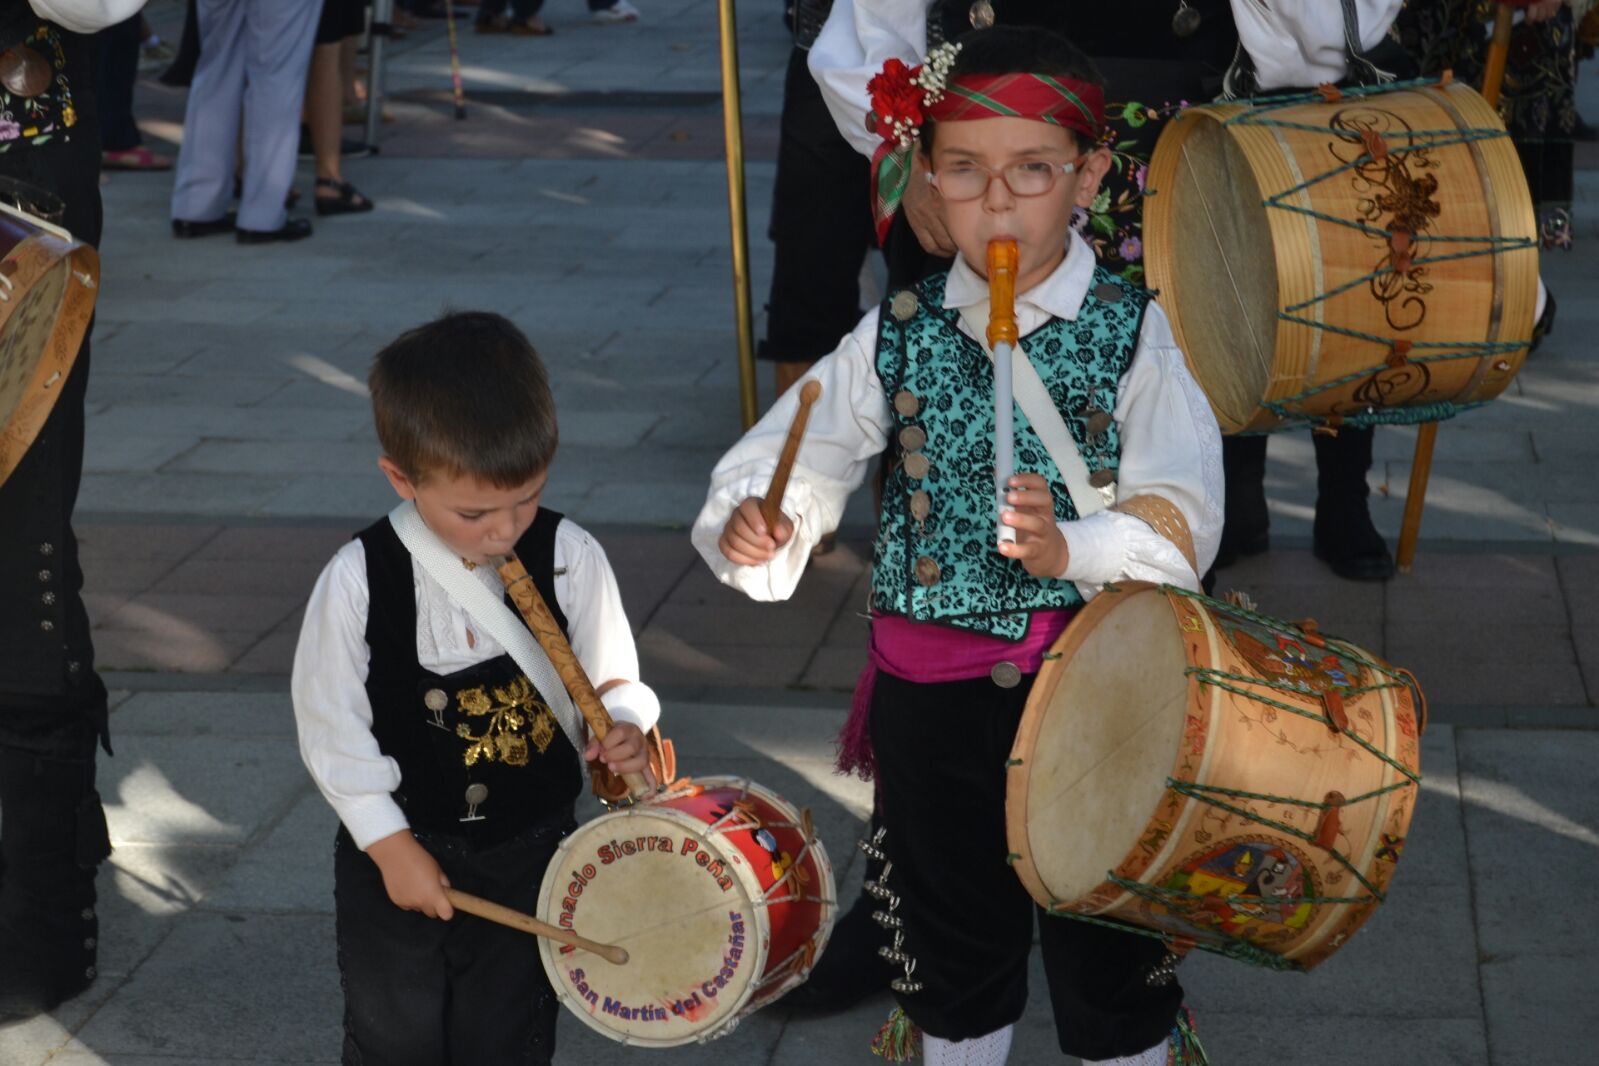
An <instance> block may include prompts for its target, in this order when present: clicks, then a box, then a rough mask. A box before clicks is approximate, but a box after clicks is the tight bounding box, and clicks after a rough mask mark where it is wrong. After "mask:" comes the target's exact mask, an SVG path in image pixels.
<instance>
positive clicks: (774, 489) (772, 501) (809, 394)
mask: <svg viewBox="0 0 1599 1066" xmlns="http://www.w3.org/2000/svg"><path fill="white" fill-rule="evenodd" d="M821 395H822V383H821V382H819V381H817V380H816V379H814V378H812V379H811V380H810V381H807V382H806V383H805V384H804V386H802V387H801V388H800V394H799V410H798V411H795V412H794V421H792V422H790V423H789V425H788V439H787V440H785V441H784V442H783V453H782V454H781V455H779V456H778V458H777V469H776V470H775V471H773V472H772V483H771V484H770V485H768V486H767V488H766V498H765V499H763V500H762V501H761V518H762V519H764V520H765V522H766V531H767V532H768V533H771V532H773V531H774V530H776V529H777V520H778V519H779V518H781V517H782V516H783V492H784V490H785V489H787V488H788V475H789V471H791V470H793V469H794V460H795V459H796V458H798V457H799V446H800V438H802V437H804V436H805V423H806V422H807V421H809V419H810V417H811V405H812V404H814V403H815V402H816V401H817V400H818V399H820V398H821Z"/></svg>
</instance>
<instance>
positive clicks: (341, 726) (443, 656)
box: [289, 519, 661, 850]
mask: <svg viewBox="0 0 1599 1066" xmlns="http://www.w3.org/2000/svg"><path fill="white" fill-rule="evenodd" d="M411 574H412V579H413V585H414V588H415V592H416V654H417V661H418V663H419V664H420V665H421V666H422V667H423V668H424V669H426V670H431V671H433V672H434V673H439V674H448V673H453V672H455V671H457V670H464V669H466V668H467V667H469V666H474V665H476V664H478V663H482V662H487V661H488V660H490V659H493V658H495V657H496V656H499V655H502V654H504V652H505V649H504V648H502V647H501V646H500V645H499V644H498V643H497V642H496V641H495V640H494V638H493V637H491V636H489V635H488V634H487V633H485V632H484V631H483V630H482V629H481V628H479V627H478V626H476V625H474V624H473V623H472V620H471V617H470V616H469V615H468V614H467V613H466V612H465V611H464V610H462V608H461V607H460V606H459V605H458V604H456V602H455V601H454V600H452V599H450V597H449V595H448V594H447V593H445V591H444V589H443V588H442V587H441V586H440V585H439V584H438V582H436V581H434V580H433V578H432V577H431V576H429V574H428V573H427V571H426V570H424V569H423V568H422V567H421V566H420V565H419V564H418V563H417V562H416V560H415V559H413V560H412V561H411ZM473 574H474V575H476V576H477V578H478V579H479V580H481V581H482V582H483V584H484V585H485V586H487V587H488V588H489V589H490V590H491V591H492V592H494V593H495V594H496V595H497V596H498V595H503V594H504V591H505V586H504V585H503V584H501V582H500V578H499V575H498V574H496V573H495V572H494V569H493V568H492V567H487V566H480V567H478V568H477V569H476V570H474V571H473ZM555 600H556V603H558V604H559V605H560V608H561V611H562V612H563V613H564V614H565V615H566V620H567V632H568V637H569V640H570V643H571V645H572V651H573V652H574V653H575V654H576V655H577V658H578V661H579V662H581V663H582V664H583V668H584V670H585V671H587V673H588V675H589V677H590V678H592V679H593V681H594V686H595V688H600V687H602V686H603V685H604V684H605V683H606V682H609V681H621V682H622V684H620V685H616V686H615V687H613V688H612V689H610V690H609V691H607V692H605V693H604V694H603V695H602V696H601V697H600V701H601V702H602V703H604V704H605V707H606V710H608V711H609V712H610V713H611V717H612V718H614V719H615V720H616V721H618V722H632V723H633V724H635V725H637V726H638V727H639V728H640V729H644V730H648V729H649V728H650V727H651V726H653V725H654V724H655V721H656V719H657V718H659V717H660V713H661V705H660V701H659V699H657V698H656V695H655V693H654V691H653V690H651V689H650V688H649V687H648V686H647V685H645V684H643V683H642V682H641V681H640V680H639V665H638V650H637V648H636V647H635V645H634V643H633V631H632V629H631V628H629V626H628V622H627V614H626V612H625V611H624V610H623V608H622V597H621V593H620V592H619V591H618V589H617V585H616V575H615V574H613V573H612V572H611V564H610V562H609V561H608V560H607V559H606V557H605V550H604V549H603V548H601V547H600V545H599V542H598V541H596V540H595V539H594V538H593V537H592V536H590V535H589V534H588V533H587V532H586V531H584V530H583V529H582V528H581V527H579V526H578V525H577V524H576V523H574V522H572V521H571V520H570V519H565V520H563V521H562V522H561V524H560V525H559V526H557V527H556V531H555ZM370 602H371V600H370V596H369V593H368V589H367V581H366V550H365V548H364V547H363V546H362V544H361V542H360V541H359V540H352V541H350V542H349V543H348V544H346V545H345V546H344V547H342V548H340V549H339V550H338V552H337V553H336V554H335V555H334V556H333V559H332V560H331V561H330V562H329V563H328V565H327V566H326V567H325V568H324V569H323V571H322V576H321V577H319V578H318V579H317V582H316V586H315V587H314V588H313V589H312V590H311V598H310V601H309V602H308V603H307V604H306V608H305V622H304V623H303V624H302V625H301V627H300V642H299V645H298V646H297V647H296V648H295V652H294V672H293V675H292V677H291V679H290V685H289V689H290V693H291V694H292V696H293V699H294V718H295V724H296V726H297V727H298V730H299V735H300V757H301V758H302V759H304V760H305V765H306V768H307V769H308V770H310V771H311V777H312V778H313V779H314V780H315V781H316V785H317V788H318V789H320V790H321V792H322V795H323V796H325V797H326V798H327V801H328V803H330V804H331V805H332V806H333V809H334V811H335V812H337V814H338V816H339V820H340V821H342V822H343V823H344V826H345V828H346V829H348V830H349V831H350V836H351V837H353V838H354V840H355V843H356V844H357V845H358V846H359V847H360V848H362V849H363V850H365V849H366V847H367V846H368V845H370V844H372V843H374V842H375V841H378V840H382V839H383V838H384V837H386V836H389V835H391V834H393V833H397V832H399V831H400V830H402V829H406V828H408V827H409V823H408V822H407V821H406V818H405V814H404V812H402V811H401V809H400V807H399V804H397V803H395V802H394V800H393V798H392V797H391V795H390V793H392V792H394V790H395V789H397V788H399V787H400V766H399V764H398V763H397V762H395V760H394V759H392V758H390V757H389V756H387V755H385V754H383V752H382V751H381V750H380V749H379V748H378V742H377V738H376V737H374V736H373V735H372V705H371V703H370V701H369V700H368V699H367V695H366V678H367V669H368V666H369V664H370V660H371V653H370V650H369V649H368V647H367V643H366V621H367V610H368V605H369V603H370ZM468 631H470V632H471V634H472V639H471V640H468V638H467V633H468Z"/></svg>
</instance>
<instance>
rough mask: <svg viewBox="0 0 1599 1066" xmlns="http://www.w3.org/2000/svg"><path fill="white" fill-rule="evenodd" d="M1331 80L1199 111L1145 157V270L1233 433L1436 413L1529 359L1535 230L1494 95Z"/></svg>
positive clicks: (1468, 402) (1493, 389)
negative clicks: (1314, 90)
mask: <svg viewBox="0 0 1599 1066" xmlns="http://www.w3.org/2000/svg"><path fill="white" fill-rule="evenodd" d="M1328 95H1330V96H1336V97H1337V98H1336V99H1331V100H1328V99H1323V98H1322V97H1320V96H1317V97H1315V98H1313V99H1312V98H1306V97H1293V98H1288V97H1283V98H1277V99H1276V100H1274V101H1254V102H1247V103H1236V104H1212V105H1208V106H1203V107H1195V108H1191V109H1189V110H1187V111H1184V112H1182V113H1181V114H1179V115H1178V116H1177V117H1176V118H1174V119H1173V120H1172V121H1171V123H1170V124H1169V125H1168V126H1167V127H1166V129H1165V131H1164V132H1163V133H1162V135H1161V137H1160V140H1159V142H1158V143H1157V144H1156V146H1155V152H1154V155H1153V156H1152V158H1151V160H1150V165H1149V175H1148V180H1147V196H1148V199H1147V200H1146V201H1145V206H1144V240H1145V252H1146V256H1147V265H1148V279H1149V284H1150V286H1151V287H1152V288H1154V289H1155V290H1157V291H1158V293H1159V299H1160V303H1161V306H1162V307H1163V308H1165V310H1166V313H1167V315H1168V316H1169V317H1170V318H1171V322H1172V328H1173V330H1174V332H1175V334H1176V337H1177V341H1178V343H1179V344H1180V345H1181V347H1182V349H1183V352H1184V354H1185V355H1186V356H1187V357H1188V363H1189V366H1190V368H1191V369H1192V370H1193V372H1194V375H1195V377H1196V378H1198V380H1199V384H1200V386H1201V387H1202V388H1203V389H1204V390H1205V393H1206V395H1207V396H1209V398H1210V402H1211V405H1212V407H1213V408H1214V409H1215V412H1216V417H1217V420H1218V421H1219V422H1220V423H1221V427H1222V432H1224V433H1237V432H1256V431H1263V430H1271V429H1276V428H1278V427H1280V426H1282V425H1284V424H1285V423H1291V422H1305V421H1308V422H1311V423H1326V422H1331V423H1333V424H1337V423H1338V422H1339V421H1340V420H1343V421H1349V422H1351V423H1352V424H1370V423H1377V422H1426V421H1436V420H1439V419H1442V418H1447V417H1449V416H1450V415H1452V414H1454V413H1456V412H1457V411H1459V410H1461V409H1463V408H1466V407H1469V406H1472V405H1476V404H1480V403H1484V402H1486V401H1488V400H1491V399H1493V398H1494V397H1495V396H1497V395H1499V393H1500V392H1502V391H1503V390H1504V389H1505V387H1506V386H1507V385H1509V383H1510V380H1511V378H1513V377H1514V376H1515V374H1516V372H1517V371H1518V370H1519V369H1520V368H1521V364H1522V362H1523V361H1524V360H1525V358H1526V353H1527V346H1528V344H1529V343H1530V341H1531V336H1532V327H1533V313H1534V307H1535V304H1536V301H1537V289H1538V251H1537V245H1536V241H1535V234H1536V232H1537V227H1536V221H1535V219H1534V215H1533V209H1532V200H1531V197H1530V195H1529V193H1528V190H1527V181H1526V177H1525V175H1524V174H1523V172H1522V168H1521V163H1520V161H1519V160H1518V159H1517V156H1516V151H1515V148H1514V147H1513V146H1512V145H1511V143H1510V140H1509V137H1508V135H1507V134H1506V132H1505V128H1504V124H1503V123H1502V122H1501V121H1500V119H1499V116H1498V115H1497V114H1496V113H1495V112H1494V110H1493V108H1491V107H1489V106H1488V104H1487V103H1486V102H1485V101H1484V100H1483V98H1482V97H1481V96H1479V95H1478V94H1477V93H1476V92H1474V91H1473V90H1471V89H1469V88H1467V87H1466V86H1464V85H1456V84H1430V85H1420V86H1413V87H1406V88H1402V89H1393V90H1388V91H1380V92H1375V91H1364V90H1355V91H1353V92H1349V93H1347V94H1342V95H1340V94H1337V93H1334V92H1330V93H1329V94H1328Z"/></svg>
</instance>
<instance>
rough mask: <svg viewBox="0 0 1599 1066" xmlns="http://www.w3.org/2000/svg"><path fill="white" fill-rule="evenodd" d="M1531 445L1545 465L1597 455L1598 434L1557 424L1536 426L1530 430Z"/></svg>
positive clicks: (1598, 451) (1585, 429)
mask: <svg viewBox="0 0 1599 1066" xmlns="http://www.w3.org/2000/svg"><path fill="white" fill-rule="evenodd" d="M1532 444H1533V447H1534V448H1535V449H1537V452H1538V457H1539V459H1540V460H1541V461H1543V462H1546V463H1547V462H1550V461H1570V460H1573V459H1581V458H1592V457H1593V456H1596V455H1599V433H1594V432H1593V431H1592V430H1591V429H1589V428H1586V427H1578V426H1566V425H1561V424H1559V423H1552V424H1550V425H1542V426H1537V427H1535V428H1534V429H1533V430H1532Z"/></svg>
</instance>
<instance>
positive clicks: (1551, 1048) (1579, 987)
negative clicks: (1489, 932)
mask: <svg viewBox="0 0 1599 1066" xmlns="http://www.w3.org/2000/svg"><path fill="white" fill-rule="evenodd" d="M1568 951H1569V952H1571V953H1568V954H1564V955H1541V954H1516V955H1509V956H1505V957H1502V958H1489V959H1487V960H1485V961H1484V962H1483V964H1482V996H1483V1002H1484V1005H1485V1007H1486V1009H1487V1022H1488V1026H1487V1028H1488V1046H1489V1048H1490V1049H1492V1051H1493V1061H1494V1062H1495V1063H1496V1064H1498V1063H1506V1064H1508V1063H1517V1062H1529V1061H1535V1060H1536V1059H1537V1058H1540V1057H1541V1058H1544V1059H1545V1060H1546V1061H1547V1060H1550V1059H1554V1058H1559V1057H1562V1056H1563V1055H1564V1056H1573V1057H1577V1058H1582V1057H1585V1053H1584V1052H1582V1051H1581V1050H1580V1049H1581V1048H1586V1047H1592V1046H1593V1003H1594V997H1595V996H1599V973H1596V972H1595V970H1594V967H1593V965H1592V961H1591V958H1590V957H1589V952H1588V951H1586V950H1583V949H1581V948H1579V947H1578V946H1577V945H1575V944H1571V945H1570V946H1569V947H1568ZM1579 952H1580V953H1579ZM1534 1049H1538V1052H1540V1053H1541V1054H1535V1053H1534Z"/></svg>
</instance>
